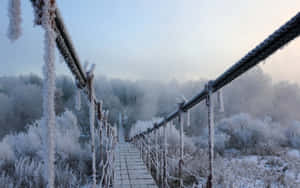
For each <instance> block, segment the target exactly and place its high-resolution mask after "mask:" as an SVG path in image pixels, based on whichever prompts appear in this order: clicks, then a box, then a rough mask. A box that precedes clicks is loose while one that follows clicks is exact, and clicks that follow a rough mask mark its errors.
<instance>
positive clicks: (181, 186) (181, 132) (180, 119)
mask: <svg viewBox="0 0 300 188" xmlns="http://www.w3.org/2000/svg"><path fill="white" fill-rule="evenodd" d="M179 124H180V160H179V168H178V170H179V187H180V188H183V179H182V166H183V152H184V150H183V149H184V148H183V146H184V142H183V113H182V111H181V110H180V112H179Z"/></svg>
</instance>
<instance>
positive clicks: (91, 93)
mask: <svg viewBox="0 0 300 188" xmlns="http://www.w3.org/2000/svg"><path fill="white" fill-rule="evenodd" d="M87 75H88V90H89V101H90V112H89V113H90V132H91V150H92V161H93V162H92V170H93V188H96V153H95V101H94V88H93V78H94V75H93V73H92V72H88V74H87Z"/></svg>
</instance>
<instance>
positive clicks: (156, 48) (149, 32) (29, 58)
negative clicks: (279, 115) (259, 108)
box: [0, 0, 300, 83]
mask: <svg viewBox="0 0 300 188" xmlns="http://www.w3.org/2000/svg"><path fill="white" fill-rule="evenodd" d="M7 2H8V0H1V1H0V55H1V60H0V75H15V74H26V73H30V72H34V73H37V74H40V73H41V67H42V65H43V59H42V57H43V31H42V29H41V28H40V27H33V11H32V7H31V3H30V1H29V0H22V18H23V24H22V27H23V35H22V36H21V38H20V39H19V40H18V41H16V42H15V43H11V42H10V41H9V40H8V39H7V37H6V32H7V25H8V17H7ZM57 2H58V6H59V8H60V10H61V13H62V15H63V18H64V20H65V24H66V25H67V28H68V30H69V33H70V35H71V37H72V40H73V42H74V45H75V48H76V50H77V52H78V54H79V57H80V59H81V61H82V62H83V61H85V60H89V61H91V62H93V63H96V65H97V68H96V74H104V75H107V76H108V77H118V78H126V79H133V80H135V79H152V80H170V79H174V78H175V79H178V80H187V79H198V78H215V77H216V76H217V75H218V74H220V73H221V72H222V71H224V70H225V69H226V68H228V67H229V66H230V65H232V64H233V63H235V62H236V61H237V60H238V59H240V58H241V57H242V56H243V55H245V54H246V53H247V52H248V51H249V50H251V49H252V48H253V47H255V45H257V44H258V43H259V42H261V41H262V40H263V39H264V38H265V37H267V36H268V35H269V34H271V33H272V32H273V31H274V30H275V29H277V28H278V27H279V26H281V25H282V24H283V23H285V22H286V21H287V20H289V19H290V18H291V17H292V16H294V15H295V14H296V13H297V12H298V11H300V1H299V0H285V1H283V0H251V1H250V0H249V1H238V0H226V1H221V0H218V1H217V0H206V1H204V0H203V1H201V0H89V1H88V0H85V1H84V0H72V1H71V0H57ZM299 61H300V39H299V38H298V39H296V40H295V41H293V42H292V43H291V44H289V45H288V46H287V47H285V48H284V50H281V51H279V52H278V53H276V54H274V55H273V56H271V57H270V58H269V59H268V60H267V61H266V64H265V65H262V67H263V69H264V70H265V71H266V72H268V73H270V74H271V75H272V77H273V78H274V79H275V80H285V79H288V80H291V81H296V82H298V83H300V76H299V71H300V66H299V63H300V62H299ZM284 65H285V67H284V68H283V66H284ZM57 70H58V74H62V73H66V74H68V72H69V71H68V70H67V68H66V66H65V65H64V64H60V63H59V62H57Z"/></svg>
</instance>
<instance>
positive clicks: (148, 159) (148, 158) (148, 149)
mask: <svg viewBox="0 0 300 188" xmlns="http://www.w3.org/2000/svg"><path fill="white" fill-rule="evenodd" d="M150 153H151V152H150V143H149V142H148V143H147V166H148V169H149V171H150V172H151V161H150V160H151V159H150Z"/></svg>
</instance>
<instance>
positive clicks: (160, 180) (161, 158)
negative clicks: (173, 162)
mask: <svg viewBox="0 0 300 188" xmlns="http://www.w3.org/2000/svg"><path fill="white" fill-rule="evenodd" d="M159 137H160V139H159V174H160V176H159V182H160V183H161V185H162V184H163V178H162V174H163V156H162V155H163V152H162V139H161V138H162V131H161V129H159Z"/></svg>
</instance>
